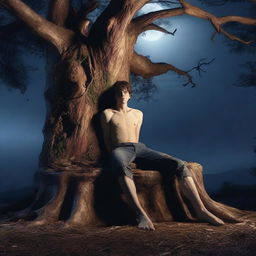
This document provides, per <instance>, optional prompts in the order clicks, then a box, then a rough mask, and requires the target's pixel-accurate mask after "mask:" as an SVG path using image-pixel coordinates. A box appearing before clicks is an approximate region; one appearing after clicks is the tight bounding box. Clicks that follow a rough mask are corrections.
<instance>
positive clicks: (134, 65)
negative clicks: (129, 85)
mask: <svg viewBox="0 0 256 256" xmlns="http://www.w3.org/2000/svg"><path fill="white" fill-rule="evenodd" d="M130 68H131V72H133V73H134V74H136V75H140V76H142V77H143V78H150V77H153V76H158V75H161V74H164V73H166V72H167V71H174V72H175V73H177V74H178V75H181V76H185V77H187V82H186V83H185V84H183V86H186V85H188V84H191V85H192V87H195V86H196V84H195V83H194V82H193V80H192V76H191V75H190V74H189V73H188V71H184V70H181V69H178V68H176V67H175V66H173V65H171V64H168V63H153V62H151V61H150V60H149V59H148V58H147V57H145V56H142V55H139V54H137V53H136V52H134V53H133V56H132V59H131V61H130Z"/></svg>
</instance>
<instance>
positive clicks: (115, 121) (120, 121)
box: [110, 112, 139, 129]
mask: <svg viewBox="0 0 256 256" xmlns="http://www.w3.org/2000/svg"><path fill="white" fill-rule="evenodd" d="M138 121H139V120H138V117H137V116H136V115H135V114H134V113H129V112H128V113H115V114H114V115H113V116H112V118H111V121H110V123H111V126H112V127H113V128H130V129H131V128H133V127H136V126H137V124H138Z"/></svg>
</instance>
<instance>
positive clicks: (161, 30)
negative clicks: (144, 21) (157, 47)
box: [139, 23, 177, 36]
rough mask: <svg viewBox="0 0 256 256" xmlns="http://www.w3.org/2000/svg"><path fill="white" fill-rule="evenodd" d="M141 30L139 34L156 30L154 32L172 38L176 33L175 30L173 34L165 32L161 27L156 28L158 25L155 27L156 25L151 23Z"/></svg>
mask: <svg viewBox="0 0 256 256" xmlns="http://www.w3.org/2000/svg"><path fill="white" fill-rule="evenodd" d="M142 29H143V30H142V31H140V32H139V33H142V32H145V31H147V30H156V31H160V32H163V33H165V34H170V35H173V36H174V34H175V33H176V31H177V29H175V30H174V31H173V32H170V31H168V30H166V29H165V28H162V27H160V26H158V25H156V24H153V23H151V24H149V25H147V26H145V27H143V28H142Z"/></svg>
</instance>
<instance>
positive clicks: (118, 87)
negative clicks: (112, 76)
mask: <svg viewBox="0 0 256 256" xmlns="http://www.w3.org/2000/svg"><path fill="white" fill-rule="evenodd" d="M113 89H114V92H115V94H116V93H118V92H121V91H122V90H124V89H126V90H127V91H128V92H129V93H130V94H132V88H131V85H130V83H128V82H127V81H117V82H115V83H114V85H113Z"/></svg>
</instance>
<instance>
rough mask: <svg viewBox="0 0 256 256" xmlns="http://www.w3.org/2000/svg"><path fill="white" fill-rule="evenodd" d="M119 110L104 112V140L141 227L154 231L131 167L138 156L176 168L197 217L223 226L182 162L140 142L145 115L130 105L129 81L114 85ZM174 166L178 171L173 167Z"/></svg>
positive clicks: (112, 165) (113, 166)
mask: <svg viewBox="0 0 256 256" xmlns="http://www.w3.org/2000/svg"><path fill="white" fill-rule="evenodd" d="M114 91H115V99H116V107H115V109H110V108H109V109H105V110H104V111H103V112H102V114H101V126H102V129H103V135H104V141H105V146H106V148H107V150H108V151H109V153H110V160H111V163H110V167H111V170H112V172H113V173H114V174H115V175H117V177H118V181H119V183H120V185H121V188H122V190H123V192H124V193H125V195H126V197H127V199H128V202H129V205H130V207H131V208H132V209H133V210H134V211H135V213H136V215H137V221H138V227H139V228H142V229H148V230H155V228H154V225H153V223H152V221H151V220H150V218H149V217H148V215H147V214H146V212H145V211H144V209H143V208H142V206H141V205H140V202H139V200H138V197H137V193H136V187H135V184H134V181H133V176H132V172H131V170H130V168H129V164H130V163H131V162H133V161H134V160H135V158H136V157H139V158H144V159H149V160H150V161H157V163H158V164H160V165H161V164H162V165H164V167H165V169H167V170H170V171H171V170H173V169H176V171H175V173H173V174H176V175H177V177H178V178H179V182H180V185H181V188H182V190H183V192H184V194H185V196H186V197H187V198H188V199H189V200H190V202H191V203H192V205H193V207H194V209H195V212H196V214H197V217H198V218H199V219H201V220H202V221H206V222H209V223H211V224H213V225H223V224H224V222H223V221H222V220H221V219H219V218H218V217H216V216H215V215H213V214H212V213H210V212H209V211H208V210H207V209H206V208H205V206H204V204H203V202H202V201H201V199H200V197H199V194H198V191H197V189H196V186H195V183H194V181H193V178H192V176H191V174H190V171H189V170H188V168H187V167H186V166H185V164H184V162H183V161H182V160H180V159H177V158H174V157H172V156H169V155H167V154H164V153H161V152H158V151H155V150H152V149H150V148H148V147H146V146H145V144H143V143H140V142H139V133H140V128H141V125H142V119H143V113H142V112H141V111H140V110H137V109H133V108H129V107H128V106H127V103H128V101H129V99H130V97H131V87H130V84H129V83H128V82H126V81H118V82H116V83H115V84H114ZM174 166H175V168H173V167H174Z"/></svg>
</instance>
